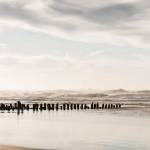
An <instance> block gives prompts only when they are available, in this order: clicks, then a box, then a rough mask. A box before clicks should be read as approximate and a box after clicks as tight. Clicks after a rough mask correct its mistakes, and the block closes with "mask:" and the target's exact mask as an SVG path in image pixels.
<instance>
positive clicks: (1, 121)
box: [0, 108, 150, 150]
mask: <svg viewBox="0 0 150 150" xmlns="http://www.w3.org/2000/svg"><path fill="white" fill-rule="evenodd" d="M149 139H150V110H149V108H137V109H128V110H127V109H125V110H99V111H92V110H88V111H58V112H57V111H50V112H48V111H45V112H44V111H43V112H35V113H33V112H32V111H29V112H27V111H25V112H24V113H23V114H20V115H17V113H8V112H5V113H0V144H5V145H17V146H25V147H33V148H44V149H60V150H110V149H111V150H149V149H150V142H149V141H150V140H149Z"/></svg>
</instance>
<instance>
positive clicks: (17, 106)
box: [0, 101, 121, 113]
mask: <svg viewBox="0 0 150 150" xmlns="http://www.w3.org/2000/svg"><path fill="white" fill-rule="evenodd" d="M88 109H91V110H99V109H121V104H120V103H115V104H111V103H102V104H100V103H98V102H92V103H88V104H86V103H32V104H31V103H21V102H20V101H17V102H15V103H0V111H16V110H17V112H18V113H20V112H23V111H24V110H27V111H29V110H33V111H45V110H48V111H54V110H56V111H58V110H64V111H65V110H88Z"/></svg>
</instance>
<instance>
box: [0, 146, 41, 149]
mask: <svg viewBox="0 0 150 150" xmlns="http://www.w3.org/2000/svg"><path fill="white" fill-rule="evenodd" d="M0 150H42V149H32V148H23V147H16V146H4V145H0Z"/></svg>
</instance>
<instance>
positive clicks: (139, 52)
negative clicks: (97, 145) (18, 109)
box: [0, 0, 150, 90]
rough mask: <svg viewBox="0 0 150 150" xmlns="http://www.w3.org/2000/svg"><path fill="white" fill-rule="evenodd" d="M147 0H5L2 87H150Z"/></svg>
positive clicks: (1, 8)
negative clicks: (124, 0)
mask: <svg viewBox="0 0 150 150" xmlns="http://www.w3.org/2000/svg"><path fill="white" fill-rule="evenodd" d="M148 4H149V3H148V1H147V0H127V1H126V2H120V1H119V0H111V1H105V2H104V1H99V0H94V1H93V3H91V1H90V0H81V1H80V2H74V1H72V0H60V1H59V0H55V1H54V0H49V1H47V0H37V1H35V0H31V1H30V2H29V1H25V0H5V1H4V0H0V89H1V90H5V89H10V90H16V89H19V90H32V89H35V90H45V89H100V90H103V89H114V88H126V89H132V90H134V89H135V90H136V89H150V85H149V83H150V78H149V76H150V67H149V66H150V49H149V48H150V45H149V41H150V32H149V23H150V21H149V20H150V16H149V7H147V5H148Z"/></svg>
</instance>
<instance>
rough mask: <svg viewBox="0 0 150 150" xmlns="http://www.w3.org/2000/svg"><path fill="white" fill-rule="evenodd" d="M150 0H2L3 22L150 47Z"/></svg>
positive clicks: (0, 21) (0, 14)
mask: <svg viewBox="0 0 150 150" xmlns="http://www.w3.org/2000/svg"><path fill="white" fill-rule="evenodd" d="M148 6H149V1H148V0H127V1H123V2H122V1H119V0H111V1H110V0H105V1H100V0H93V1H90V0H81V1H73V0H30V1H25V0H7V1H3V0H1V1H0V25H1V26H2V25H6V26H8V27H19V28H25V29H30V30H34V31H37V32H45V33H48V34H54V35H57V36H61V37H65V38H68V39H74V40H84V41H88V42H89V41H91V42H93V41H94V42H101V43H107V44H110V43H111V44H121V45H127V44H129V45H133V46H137V47H146V46H148V47H149V41H150V34H149V29H150V27H149V26H148V24H149V23H150V21H149V20H150V15H149V14H150V13H149V12H150V9H149V7H148Z"/></svg>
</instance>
